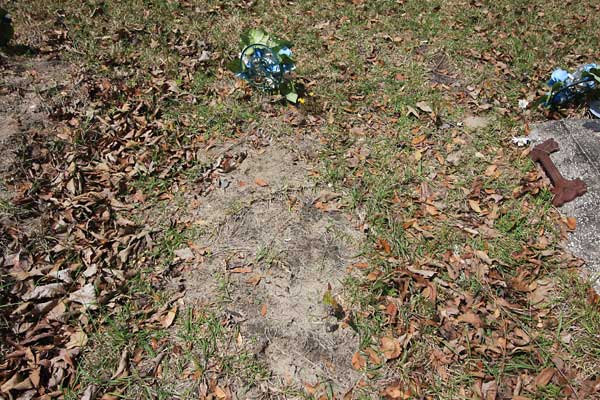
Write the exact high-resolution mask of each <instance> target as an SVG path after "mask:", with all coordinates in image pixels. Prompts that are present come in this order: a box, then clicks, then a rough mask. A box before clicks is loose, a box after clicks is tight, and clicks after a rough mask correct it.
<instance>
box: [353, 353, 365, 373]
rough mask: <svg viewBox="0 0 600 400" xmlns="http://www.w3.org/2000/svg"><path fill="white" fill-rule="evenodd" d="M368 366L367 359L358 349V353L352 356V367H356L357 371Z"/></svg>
mask: <svg viewBox="0 0 600 400" xmlns="http://www.w3.org/2000/svg"><path fill="white" fill-rule="evenodd" d="M366 366H367V361H366V360H365V358H364V357H363V356H361V355H360V353H359V352H358V351H357V352H356V353H354V355H353V356H352V368H354V369H355V370H357V371H360V370H362V369H364V368H365V367H366Z"/></svg>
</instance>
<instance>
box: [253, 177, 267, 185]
mask: <svg viewBox="0 0 600 400" xmlns="http://www.w3.org/2000/svg"><path fill="white" fill-rule="evenodd" d="M254 183H256V184H257V185H258V186H260V187H265V186H269V183H268V182H267V181H265V180H264V179H261V178H256V179H255V180H254Z"/></svg>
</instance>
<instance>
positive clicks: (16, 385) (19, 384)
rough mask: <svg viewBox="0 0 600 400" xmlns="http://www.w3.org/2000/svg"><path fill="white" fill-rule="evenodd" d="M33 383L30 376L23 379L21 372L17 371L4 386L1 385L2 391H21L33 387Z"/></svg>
mask: <svg viewBox="0 0 600 400" xmlns="http://www.w3.org/2000/svg"><path fill="white" fill-rule="evenodd" d="M32 388H33V383H32V382H31V379H30V378H29V377H27V378H25V379H23V380H21V377H20V374H19V373H18V372H17V373H16V374H14V375H13V376H12V377H11V378H10V379H9V380H7V381H6V382H4V384H3V385H2V386H0V392H2V393H8V392H10V391H11V390H16V391H21V390H27V389H32Z"/></svg>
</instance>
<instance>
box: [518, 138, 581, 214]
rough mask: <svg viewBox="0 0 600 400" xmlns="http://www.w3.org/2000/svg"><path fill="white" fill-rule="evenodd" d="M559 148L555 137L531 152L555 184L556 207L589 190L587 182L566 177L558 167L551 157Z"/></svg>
mask: <svg viewBox="0 0 600 400" xmlns="http://www.w3.org/2000/svg"><path fill="white" fill-rule="evenodd" d="M558 150H559V147H558V143H556V141H555V140H554V139H548V140H546V141H545V142H544V143H541V144H538V145H537V146H535V147H534V148H533V150H531V153H530V154H529V156H530V157H531V159H532V160H533V161H534V162H535V161H537V162H539V163H540V164H541V165H542V168H543V169H544V172H546V175H548V178H550V180H551V181H552V185H553V186H554V188H553V189H552V193H554V198H553V199H552V204H554V206H556V207H560V206H562V205H563V204H565V203H568V202H569V201H571V200H573V199H575V198H576V197H579V196H581V195H583V194H584V193H586V192H587V186H586V184H585V182H583V181H582V180H581V179H579V178H577V179H573V180H569V179H565V178H564V177H563V176H562V175H561V173H560V171H559V170H558V168H556V165H554V161H552V159H551V158H550V153H554V152H555V151H558Z"/></svg>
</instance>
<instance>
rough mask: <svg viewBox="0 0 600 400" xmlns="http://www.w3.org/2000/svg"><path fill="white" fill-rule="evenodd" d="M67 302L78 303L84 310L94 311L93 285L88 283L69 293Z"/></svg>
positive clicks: (94, 293) (94, 290)
mask: <svg viewBox="0 0 600 400" xmlns="http://www.w3.org/2000/svg"><path fill="white" fill-rule="evenodd" d="M69 300H71V301H74V302H75V303H80V304H82V305H83V306H84V307H85V308H88V309H94V308H96V289H94V285H93V284H91V283H88V284H87V285H85V286H84V287H82V288H81V289H79V290H77V291H75V292H73V293H71V295H70V296H69Z"/></svg>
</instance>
